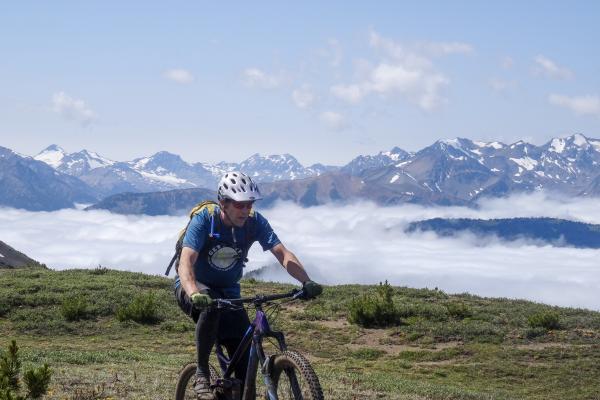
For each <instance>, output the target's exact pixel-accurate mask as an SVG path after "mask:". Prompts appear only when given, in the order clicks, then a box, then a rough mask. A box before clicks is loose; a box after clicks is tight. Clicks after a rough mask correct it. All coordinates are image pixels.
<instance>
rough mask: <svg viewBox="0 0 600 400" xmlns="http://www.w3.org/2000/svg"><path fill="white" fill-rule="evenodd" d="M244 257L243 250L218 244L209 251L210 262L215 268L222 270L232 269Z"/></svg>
mask: <svg viewBox="0 0 600 400" xmlns="http://www.w3.org/2000/svg"><path fill="white" fill-rule="evenodd" d="M240 258H242V250H241V249H238V248H234V247H229V246H223V245H222V244H218V245H216V246H215V247H213V248H212V249H210V251H209V252H208V262H209V263H210V265H211V266H212V267H213V268H216V269H218V270H221V271H227V270H229V269H231V268H232V267H233V266H234V265H235V264H236V262H237V261H238V260H239V259H240Z"/></svg>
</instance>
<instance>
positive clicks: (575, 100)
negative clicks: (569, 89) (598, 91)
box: [548, 94, 600, 116]
mask: <svg viewBox="0 0 600 400" xmlns="http://www.w3.org/2000/svg"><path fill="white" fill-rule="evenodd" d="M548 101H549V102H550V103H551V104H554V105H556V106H560V107H564V108H567V109H569V110H571V111H573V112H574V113H575V114H577V115H596V116H600V97H598V96H573V97H569V96H563V95H559V94H551V95H550V96H549V97H548Z"/></svg>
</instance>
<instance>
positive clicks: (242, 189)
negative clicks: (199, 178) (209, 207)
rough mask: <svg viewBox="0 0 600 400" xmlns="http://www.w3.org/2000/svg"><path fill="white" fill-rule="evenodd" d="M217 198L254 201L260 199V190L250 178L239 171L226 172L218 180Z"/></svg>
mask: <svg viewBox="0 0 600 400" xmlns="http://www.w3.org/2000/svg"><path fill="white" fill-rule="evenodd" d="M217 197H218V199H219V200H225V199H230V200H234V201H254V200H260V199H262V196H261V195H260V190H258V186H256V183H254V182H252V179H251V178H250V177H249V176H248V175H246V174H244V173H242V172H239V171H233V172H228V173H226V174H225V175H223V177H222V178H221V180H220V181H219V188H218V189H217Z"/></svg>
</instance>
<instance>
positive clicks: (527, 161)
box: [510, 157, 538, 171]
mask: <svg viewBox="0 0 600 400" xmlns="http://www.w3.org/2000/svg"><path fill="white" fill-rule="evenodd" d="M510 160H511V161H512V162H514V163H516V164H518V165H519V166H521V167H523V168H525V169H526V170H528V171H531V170H532V169H534V168H535V167H536V166H537V164H538V162H537V161H536V160H534V159H533V158H530V157H523V158H511V159H510Z"/></svg>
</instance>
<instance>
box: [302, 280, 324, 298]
mask: <svg viewBox="0 0 600 400" xmlns="http://www.w3.org/2000/svg"><path fill="white" fill-rule="evenodd" d="M302 289H304V298H306V299H314V298H315V297H317V296H318V295H320V294H321V293H323V286H321V285H319V284H318V283H317V282H313V281H310V280H308V281H306V282H304V283H303V284H302Z"/></svg>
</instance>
